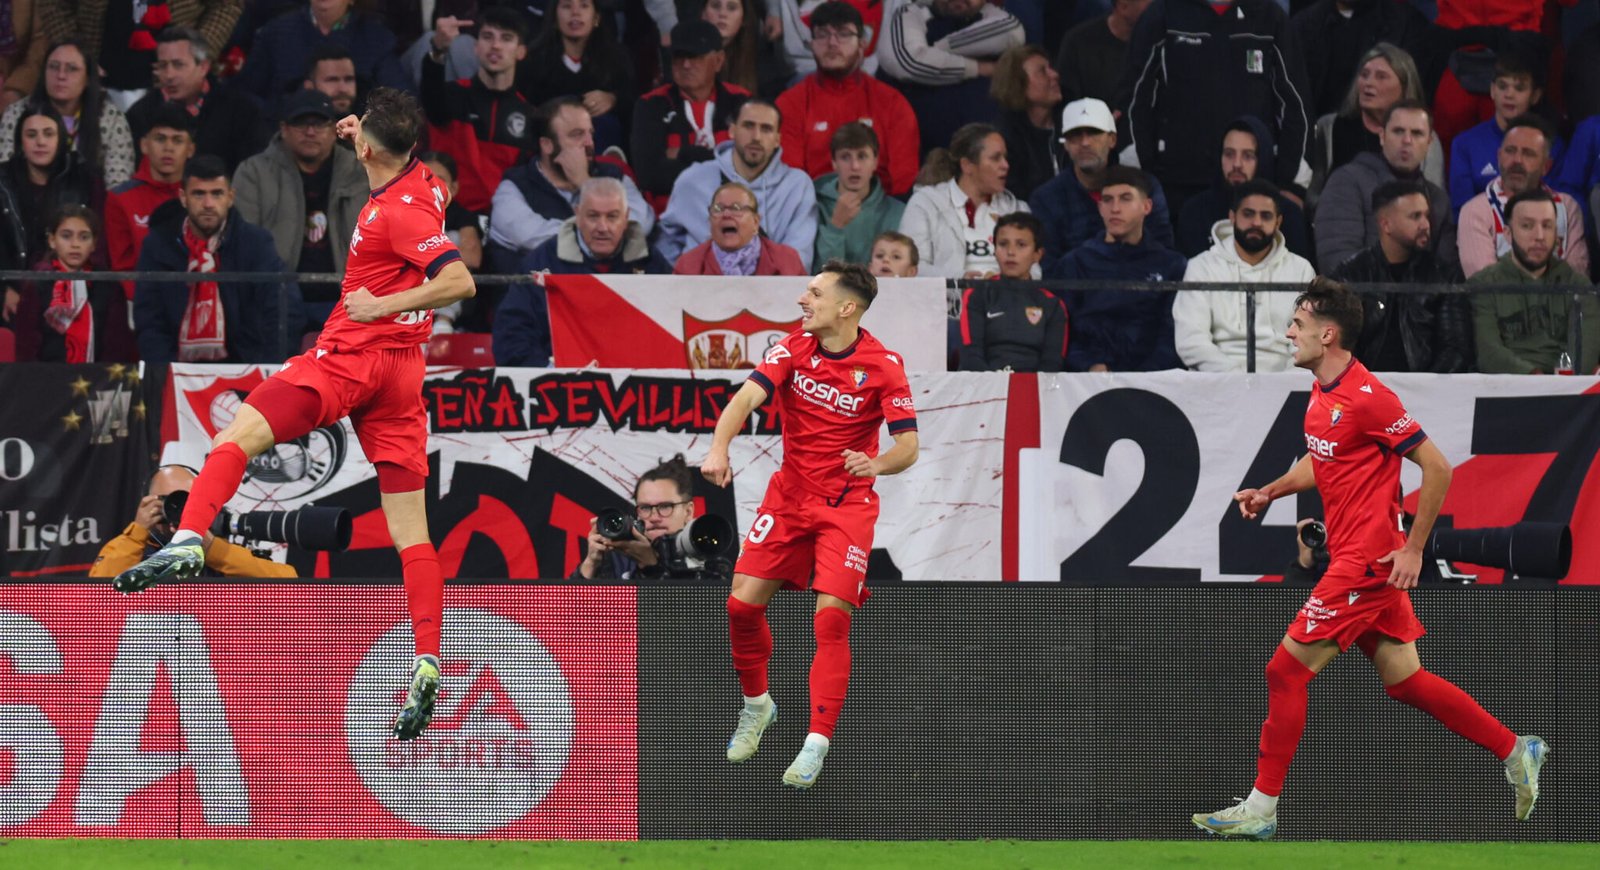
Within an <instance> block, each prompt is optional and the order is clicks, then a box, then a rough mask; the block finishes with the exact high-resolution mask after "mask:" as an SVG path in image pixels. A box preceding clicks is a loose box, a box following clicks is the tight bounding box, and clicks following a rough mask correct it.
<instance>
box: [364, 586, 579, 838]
mask: <svg viewBox="0 0 1600 870" xmlns="http://www.w3.org/2000/svg"><path fill="white" fill-rule="evenodd" d="M442 641H443V643H442V646H441V651H442V653H443V656H442V657H441V658H442V661H441V671H442V677H441V679H440V685H439V699H438V701H437V703H436V705H435V707H434V711H433V722H432V724H431V725H429V726H428V730H426V731H424V732H423V733H422V736H421V737H419V738H417V739H416V740H413V741H410V742H404V743H403V742H401V741H399V740H396V739H395V738H394V736H393V735H392V734H391V733H390V731H389V729H390V726H391V725H392V724H393V721H394V716H395V713H396V712H398V711H399V709H400V705H401V703H402V701H403V700H404V697H405V689H406V685H407V680H408V675H409V673H410V662H411V649H412V647H411V629H410V626H409V625H406V624H404V623H400V624H397V625H395V626H394V627H393V628H392V629H390V630H389V631H388V632H387V633H386V634H384V635H383V637H381V638H379V639H378V641H377V642H376V643H374V644H373V645H372V647H371V649H369V650H368V651H367V655H366V657H365V658H363V659H362V661H361V665H360V667H359V668H357V669H356V673H355V677H354V678H353V679H352V680H351V681H350V686H349V690H348V693H347V702H346V707H345V740H346V748H347V750H348V751H349V753H350V760H351V763H352V764H354V766H355V768H356V771H357V772H358V773H360V775H361V779H362V782H363V783H365V785H366V787H367V789H368V790H369V791H370V792H371V793H372V795H373V797H375V798H377V800H378V802H379V803H382V804H383V805H384V806H385V807H387V808H388V809H389V811H390V812H392V813H394V814H395V815H396V816H398V817H400V818H402V819H404V820H406V821H407V822H410V823H411V824H414V825H416V826H418V827H420V828H424V829H426V830H429V831H433V832H435V833H440V834H485V833H488V832H490V831H493V830H494V829H496V828H498V827H500V826H502V825H507V824H510V823H512V822H515V821H517V820H518V819H521V818H522V817H523V816H526V815H527V814H528V813H529V812H531V811H532V810H534V809H535V808H536V807H538V806H539V804H540V803H541V802H542V801H543V800H544V798H545V796H546V795H548V794H549V792H550V789H551V788H553V787H554V786H555V784H556V782H558V781H559V780H560V779H561V775H562V773H563V772H565V770H566V766H567V759H568V757H569V755H570V754H571V751H572V740H573V727H574V726H573V708H572V698H571V696H570V694H569V693H568V690H567V681H566V677H565V676H563V675H562V673H561V667H560V665H559V664H557V662H556V660H555V658H554V657H553V656H551V655H550V653H549V651H548V650H546V649H545V648H544V645H543V644H541V643H540V642H539V639H538V638H536V637H534V636H533V634H532V633H531V632H529V631H528V629H527V628H526V627H524V626H523V625H521V624H520V623H518V622H516V621H514V620H511V619H508V618H506V617H504V616H501V615H500V614H498V613H494V612H492V611H489V610H481V609H450V610H446V611H445V615H444V635H443V638H442Z"/></svg>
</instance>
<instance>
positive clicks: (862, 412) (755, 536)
mask: <svg viewBox="0 0 1600 870" xmlns="http://www.w3.org/2000/svg"><path fill="white" fill-rule="evenodd" d="M877 295H878V282H877V279H876V278H874V277H872V274H871V273H870V272H868V271H867V269H866V267H864V266H858V265H854V264H849V263H843V262H840V261H838V260H830V261H829V262H828V264H827V265H826V266H824V267H823V268H822V273H821V274H819V275H817V276H816V277H815V278H812V279H811V282H810V283H809V284H807V285H806V289H805V292H804V293H803V294H801V296H800V300H799V301H800V310H801V312H802V315H803V316H802V319H801V321H800V331H799V332H793V333H790V334H789V335H788V336H786V337H785V338H784V339H783V340H782V341H780V342H778V343H777V344H775V345H773V346H772V347H771V348H770V349H768V351H767V353H766V356H765V358H763V360H762V362H761V365H759V366H757V367H756V370H755V372H754V373H752V374H751V375H750V377H749V378H748V379H747V380H746V381H745V382H744V386H742V387H740V388H739V392H738V393H736V394H734V397H733V399H732V401H730V402H729V403H728V407H727V408H725V409H724V410H723V412H722V416H721V417H720V418H719V419H718V420H717V429H716V434H715V435H714V436H713V437H712V441H711V452H710V455H709V456H708V457H707V458H706V461H705V464H704V465H702V466H701V469H700V470H701V473H703V474H704V475H705V476H706V479H707V480H710V481H711V482H712V483H715V484H717V485H718V486H726V485H727V483H728V481H730V480H732V479H733V472H732V471H731V470H730V469H729V467H728V443H729V442H730V441H732V440H733V436H734V435H736V434H738V432H739V430H740V429H742V428H744V424H745V421H746V420H747V419H749V417H750V413H751V412H752V411H754V410H755V409H756V408H758V407H760V406H761V403H763V402H765V401H766V400H767V399H768V398H769V397H770V398H772V400H773V401H774V402H775V403H776V405H777V408H778V410H779V412H780V413H781V414H782V417H783V464H782V465H781V466H780V467H779V468H778V471H777V473H775V474H773V475H772V479H771V480H770V481H769V482H768V483H767V494H766V497H765V498H764V499H762V502H761V507H760V509H759V510H758V511H757V512H756V518H755V520H754V521H753V522H752V523H751V524H750V533H749V535H747V536H746V537H745V542H744V551H743V553H742V554H741V555H740V556H739V561H738V564H736V565H735V566H734V569H733V571H734V573H733V592H732V594H731V595H729V596H728V638H729V641H730V643H731V646H732V648H733V667H734V670H736V671H738V672H739V685H740V688H741V689H742V690H743V692H744V709H743V710H742V711H741V712H740V713H739V724H738V726H737V727H736V728H735V729H734V732H733V737H732V738H731V739H729V740H728V760H729V761H745V760H747V759H749V758H750V757H751V756H753V755H755V754H756V748H757V746H759V745H760V743H761V734H762V732H764V731H766V729H767V726H769V725H771V724H772V723H773V722H774V721H776V720H777V718H778V708H777V706H776V705H775V704H773V702H772V696H771V695H769V694H768V693H767V661H768V660H769V659H771V658H772V630H771V628H770V627H769V626H768V625H767V603H768V602H769V601H771V600H772V596H773V595H774V594H776V593H777V591H778V590H779V589H780V588H783V587H785V586H787V587H790V588H793V589H805V588H807V585H808V584H809V586H810V589H811V591H812V592H815V593H816V596H817V607H816V615H815V618H814V619H815V621H814V626H815V631H816V640H817V652H816V656H815V657H814V658H813V659H812V660H811V727H810V733H808V734H807V735H806V740H805V746H804V747H803V748H802V749H801V750H800V754H799V755H798V756H796V757H795V760H794V763H793V764H790V765H789V769H788V770H787V771H785V772H784V774H783V781H784V783H786V784H788V785H791V786H794V787H795V788H810V787H811V786H812V785H814V784H816V781H817V774H818V773H819V772H821V770H822V759H823V757H824V756H826V755H827V754H828V741H829V740H830V739H831V738H832V737H833V728H834V725H835V724H836V723H837V722H838V721H839V708H840V707H841V706H843V704H844V695H845V689H846V687H847V686H848V685H849V683H850V617H851V614H852V613H854V612H855V609H856V608H857V607H860V606H861V604H862V602H864V601H865V600H866V598H867V595H868V593H867V588H866V587H867V554H869V553H871V552H872V531H873V525H874V524H875V523H876V522H877V520H878V496H877V494H876V493H874V492H873V490H872V486H873V479H874V478H876V477H879V476H880V475H885V474H898V473H899V472H902V471H904V470H906V469H907V468H909V467H911V464H912V463H913V462H916V461H917V417H916V410H915V409H914V408H913V407H912V401H911V388H910V387H909V386H908V385H907V383H906V373H905V367H904V365H903V364H902V363H901V361H900V356H899V355H898V354H896V353H893V352H891V351H889V350H888V349H887V348H885V347H884V346H883V345H882V344H879V343H878V340H877V339H875V338H873V337H872V335H871V334H870V333H868V332H867V331H866V330H864V329H862V328H861V315H862V314H863V313H865V312H866V310H867V306H869V305H871V304H872V300H873V298H874V297H876V296H877ZM885 422H887V423H888V426H889V434H890V435H892V436H893V437H894V446H893V447H891V448H890V449H889V450H887V451H885V452H884V453H882V454H881V455H880V454H879V453H878V432H879V427H880V426H882V425H883V424H884V423H885Z"/></svg>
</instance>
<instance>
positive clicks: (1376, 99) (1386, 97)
mask: <svg viewBox="0 0 1600 870" xmlns="http://www.w3.org/2000/svg"><path fill="white" fill-rule="evenodd" d="M1401 100H1407V101H1411V102H1414V103H1417V104H1418V105H1422V104H1424V102H1425V101H1424V99H1423V90H1422V77H1421V76H1420V75H1419V74H1418V73H1417V64H1416V61H1414V60H1412V58H1411V55H1409V54H1407V53H1406V52H1405V50H1404V49H1401V48H1398V47H1396V46H1393V45H1390V44H1389V43H1387V42H1380V43H1378V44H1377V45H1375V46H1373V47H1372V48H1371V49H1370V50H1368V51H1367V53H1366V54H1365V55H1364V56H1362V58H1361V66H1360V68H1359V69H1357V71H1356V76H1355V78H1354V79H1352V80H1351V82H1350V90H1349V92H1348V93H1347V94H1346V95H1345V99H1344V104H1343V105H1342V106H1341V108H1340V110H1339V113H1338V114H1337V115H1334V116H1332V117H1328V116H1324V117H1321V118H1319V119H1317V132H1316V137H1315V142H1316V156H1315V159H1314V160H1313V161H1312V170H1313V173H1314V175H1315V177H1316V180H1317V182H1321V181H1322V180H1324V179H1326V178H1328V176H1329V175H1331V174H1332V173H1333V172H1334V171H1335V170H1337V169H1338V168H1339V167H1341V166H1344V165H1345V164H1347V163H1349V162H1350V161H1351V160H1354V159H1355V156H1356V155H1357V154H1363V153H1366V154H1381V153H1383V145H1382V142H1381V141H1380V139H1379V134H1381V133H1382V132H1383V124H1384V120H1385V119H1386V118H1387V117H1388V115H1389V108H1390V107H1391V106H1393V105H1395V104H1396V103H1398V102H1400V101H1401ZM1422 174H1423V177H1425V178H1427V179H1428V180H1429V181H1431V182H1433V183H1434V184H1437V185H1440V186H1443V185H1444V181H1445V175H1444V149H1442V148H1441V147H1440V146H1439V140H1438V139H1437V138H1436V137H1433V138H1430V140H1429V142H1428V144H1427V146H1426V148H1425V149H1424V153H1423V159H1422ZM1313 186H1314V187H1319V186H1320V185H1319V184H1317V183H1316V182H1314V183H1313Z"/></svg>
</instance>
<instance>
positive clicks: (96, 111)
mask: <svg viewBox="0 0 1600 870" xmlns="http://www.w3.org/2000/svg"><path fill="white" fill-rule="evenodd" d="M86 57H88V54H87V53H86V52H85V50H84V47H83V43H81V42H79V41H78V40H76V39H65V40H62V41H60V42H57V43H55V44H54V45H52V46H51V47H50V53H49V54H47V55H45V63H44V75H43V76H40V77H39V84H38V86H37V87H35V88H34V91H33V98H32V99H31V100H19V101H18V102H15V103H12V104H11V105H10V106H8V107H6V110H5V112H4V113H0V161H5V160H10V159H11V157H12V155H13V154H14V153H15V152H14V151H13V150H12V143H13V141H14V137H15V135H16V131H17V122H18V121H21V120H22V113H23V112H24V111H26V110H27V104H28V103H30V102H32V103H49V104H50V107H51V108H52V109H54V110H55V111H56V113H57V114H58V115H60V116H61V117H62V118H63V119H65V118H72V119H73V121H72V124H71V126H70V127H69V128H68V130H67V134H68V136H69V137H70V138H69V139H68V141H69V142H70V143H71V146H72V150H73V151H74V152H76V153H77V154H78V156H79V157H80V158H82V162H83V164H84V165H85V166H88V167H89V168H90V169H91V170H93V171H94V172H96V173H98V174H99V176H100V179H101V181H103V182H104V183H105V184H106V185H107V186H114V185H118V184H121V183H122V182H124V181H127V180H128V179H129V178H131V177H133V166H134V162H135V158H136V155H135V154H134V152H133V134H132V133H130V132H129V131H128V119H127V118H126V117H124V116H123V114H122V110H120V109H118V108H117V107H116V106H114V105H112V104H111V102H110V101H109V100H107V99H106V98H105V93H104V92H103V91H101V90H100V79H99V77H98V76H93V75H90V74H89V73H90V68H89V64H88V61H87V60H85V58H86ZM146 75H147V76H148V72H147V73H146Z"/></svg>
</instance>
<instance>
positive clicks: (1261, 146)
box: [1175, 115, 1317, 266]
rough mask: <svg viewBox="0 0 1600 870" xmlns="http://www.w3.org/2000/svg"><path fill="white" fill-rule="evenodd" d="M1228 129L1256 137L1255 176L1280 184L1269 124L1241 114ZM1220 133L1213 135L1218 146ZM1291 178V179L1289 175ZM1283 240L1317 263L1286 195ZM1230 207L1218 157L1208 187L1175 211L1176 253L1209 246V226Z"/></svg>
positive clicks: (1299, 213) (1300, 214) (1195, 252)
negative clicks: (1176, 214) (1214, 172)
mask: <svg viewBox="0 0 1600 870" xmlns="http://www.w3.org/2000/svg"><path fill="white" fill-rule="evenodd" d="M1231 130H1249V131H1250V132H1251V133H1252V134H1254V135H1255V137H1256V177H1257V178H1264V179H1266V180H1267V181H1270V182H1272V183H1273V184H1276V185H1278V186H1279V187H1283V186H1284V183H1283V181H1282V180H1281V179H1279V178H1278V176H1277V163H1276V156H1277V152H1278V143H1277V139H1275V138H1273V135H1272V128H1270V127H1268V126H1267V125H1266V123H1265V122H1264V121H1262V120H1261V119H1260V118H1257V117H1256V116H1254V115H1241V116H1240V117H1237V118H1234V119H1233V121H1232V123H1230V124H1228V126H1227V129H1226V130H1224V131H1223V137H1225V136H1227V134H1228V131H1231ZM1221 142H1222V137H1219V138H1218V139H1217V143H1218V146H1219V151H1220V146H1221ZM1291 180H1292V179H1291ZM1281 204H1282V206H1283V226H1282V227H1281V228H1280V230H1281V232H1282V233H1283V240H1284V241H1285V242H1287V243H1288V245H1289V250H1290V251H1292V252H1293V253H1296V254H1299V255H1300V256H1302V257H1305V258H1306V259H1307V260H1310V261H1311V264H1312V265H1313V266H1314V265H1316V263H1317V249H1316V246H1315V245H1313V244H1312V243H1311V230H1310V228H1309V227H1308V226H1307V224H1306V213H1305V212H1304V211H1303V210H1301V208H1300V206H1298V205H1295V204H1294V203H1293V202H1291V201H1290V200H1288V199H1284V200H1282V203H1281ZM1232 209H1233V186H1232V185H1231V184H1229V183H1228V180H1227V179H1226V178H1224V177H1223V175H1222V167H1221V159H1220V158H1218V166H1217V169H1216V177H1215V178H1214V179H1213V180H1212V182H1211V187H1209V188H1207V189H1206V190H1205V191H1204V192H1203V193H1197V194H1195V195H1194V196H1191V197H1189V199H1188V200H1186V201H1185V202H1184V203H1183V208H1182V209H1180V210H1179V211H1178V223H1177V226H1176V227H1175V231H1176V232H1175V234H1176V236H1177V239H1178V253H1180V254H1183V255H1184V256H1185V257H1191V258H1193V257H1198V256H1200V255H1201V254H1203V253H1205V250H1206V249H1207V248H1209V247H1211V228H1212V227H1213V226H1215V225H1216V223H1217V221H1220V220H1226V219H1227V217H1228V212H1229V211H1231V210H1232Z"/></svg>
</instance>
